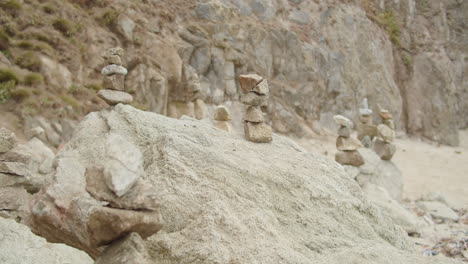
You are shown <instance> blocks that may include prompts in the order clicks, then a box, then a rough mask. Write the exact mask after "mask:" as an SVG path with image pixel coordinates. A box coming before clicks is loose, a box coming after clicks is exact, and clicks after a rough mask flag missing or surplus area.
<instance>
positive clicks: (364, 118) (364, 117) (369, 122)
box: [359, 115, 372, 125]
mask: <svg viewBox="0 0 468 264" xmlns="http://www.w3.org/2000/svg"><path fill="white" fill-rule="evenodd" d="M359 121H361V123H362V124H365V125H372V116H371V115H360V116H359Z"/></svg>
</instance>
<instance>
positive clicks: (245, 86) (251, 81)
mask: <svg viewBox="0 0 468 264" xmlns="http://www.w3.org/2000/svg"><path fill="white" fill-rule="evenodd" d="M262 81H263V77H262V76H260V75H257V74H244V75H240V76H239V84H240V87H241V89H242V91H243V92H244V93H248V92H250V91H251V90H252V89H254V88H255V86H257V85H258V84H259V83H261V82H262ZM267 87H268V86H267Z"/></svg>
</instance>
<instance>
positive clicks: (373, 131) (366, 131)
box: [357, 124, 377, 140]
mask: <svg viewBox="0 0 468 264" xmlns="http://www.w3.org/2000/svg"><path fill="white" fill-rule="evenodd" d="M357 131H358V139H359V140H362V139H363V138H364V137H365V136H369V137H370V138H371V139H373V138H374V137H376V136H377V126H375V125H366V124H361V125H360V126H359V127H358V129H357Z"/></svg>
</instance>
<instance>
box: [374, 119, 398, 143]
mask: <svg viewBox="0 0 468 264" xmlns="http://www.w3.org/2000/svg"><path fill="white" fill-rule="evenodd" d="M377 133H378V136H379V137H380V138H382V139H383V140H384V141H385V142H387V143H392V142H393V140H394V139H395V131H394V130H393V129H391V128H389V127H388V126H386V125H384V124H380V125H378V126H377Z"/></svg>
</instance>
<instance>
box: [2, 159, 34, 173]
mask: <svg viewBox="0 0 468 264" xmlns="http://www.w3.org/2000/svg"><path fill="white" fill-rule="evenodd" d="M0 173H5V174H10V175H17V176H23V177H27V176H29V174H30V172H29V169H28V168H27V167H26V165H25V164H23V163H20V162H9V161H0Z"/></svg>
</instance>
